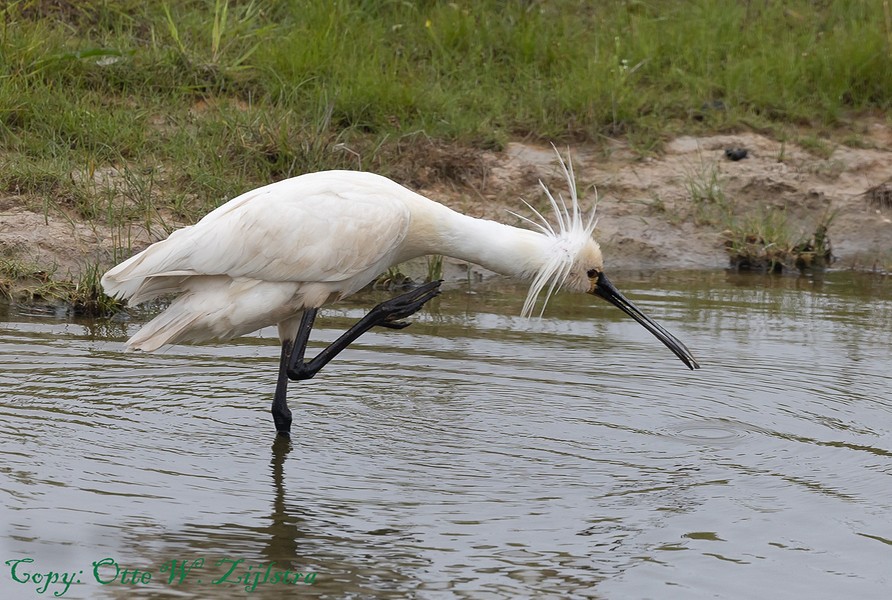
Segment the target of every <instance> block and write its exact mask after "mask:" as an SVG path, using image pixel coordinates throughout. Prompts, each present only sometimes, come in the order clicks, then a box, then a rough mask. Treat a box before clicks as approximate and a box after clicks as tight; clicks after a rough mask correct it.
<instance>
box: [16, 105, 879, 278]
mask: <svg viewBox="0 0 892 600" xmlns="http://www.w3.org/2000/svg"><path fill="white" fill-rule="evenodd" d="M862 139H863V140H864V143H862V144H860V146H862V147H857V148H853V147H849V146H843V145H837V146H835V147H832V148H830V149H829V151H825V152H823V153H822V154H820V155H819V154H816V153H813V152H809V151H806V150H805V149H803V148H801V147H799V146H796V145H795V144H792V143H789V142H786V143H785V142H781V141H777V140H773V139H770V138H769V137H766V136H763V135H759V134H756V133H738V134H732V135H715V136H708V137H698V138H695V137H680V138H677V139H675V140H672V141H671V142H669V143H668V144H667V145H666V146H665V149H664V152H663V153H662V154H661V155H660V156H658V157H648V158H643V159H642V158H641V157H640V156H639V155H637V154H636V153H634V152H632V151H631V150H630V149H629V148H628V147H627V146H626V145H625V144H623V143H621V142H616V143H613V144H609V145H606V146H602V147H598V148H594V147H584V146H583V147H572V148H570V149H569V150H570V152H571V155H572V159H573V165H574V168H575V172H576V178H577V185H578V188H579V195H580V199H581V204H582V205H583V206H592V205H593V203H595V202H596V201H597V211H598V219H599V221H598V228H597V230H596V232H595V233H596V238H597V239H598V240H599V241H600V243H601V245H602V247H603V250H604V255H605V263H606V266H607V268H609V269H610V270H611V271H622V270H625V271H628V270H642V269H645V270H648V269H717V268H726V267H727V266H728V256H727V253H726V252H725V249H724V246H723V243H724V240H723V237H722V230H723V223H722V222H721V220H720V219H716V218H713V217H708V216H704V214H703V213H702V211H703V210H704V209H708V208H709V207H708V206H706V207H704V201H703V199H700V201H699V202H698V200H697V199H696V198H695V197H694V196H695V195H696V193H697V192H696V190H698V189H706V188H710V186H713V187H714V188H715V190H714V191H720V192H721V194H722V196H721V198H722V202H725V203H726V204H727V206H725V207H723V209H726V210H727V211H730V212H733V214H734V215H736V217H738V218H746V217H747V216H748V215H758V214H764V213H765V212H766V211H775V212H779V213H782V214H783V215H784V218H785V219H786V222H787V224H788V225H789V226H790V227H792V228H794V229H797V230H798V232H799V233H801V235H807V234H808V233H809V232H811V231H814V229H815V227H816V225H817V224H818V223H819V222H820V221H821V219H822V218H824V217H826V215H827V214H828V212H830V211H832V212H833V213H834V217H833V220H832V223H831V226H830V228H829V236H830V240H831V243H832V248H833V254H834V255H835V257H836V260H835V262H834V263H833V265H832V267H833V268H838V269H858V270H875V271H880V272H888V270H889V269H890V268H892V202H890V201H889V198H890V197H892V192H889V193H888V194H885V193H884V190H885V189H886V188H885V187H884V186H886V185H888V182H892V151H890V150H889V149H890V148H892V128H890V127H889V126H887V125H886V124H884V123H882V122H877V123H872V124H869V125H866V128H865V133H864V135H863V136H862ZM729 148H743V149H746V150H747V156H746V158H744V159H743V160H737V161H733V160H730V159H729V158H727V157H726V153H725V151H726V149H729ZM564 151H566V149H565V150H564ZM431 160H433V161H437V160H440V161H443V162H444V163H448V165H447V166H448V167H449V168H448V169H446V170H448V171H450V172H452V173H455V174H456V175H454V176H453V177H452V178H448V179H447V178H444V177H442V176H441V174H442V172H443V171H444V169H442V168H439V167H438V168H433V167H432V168H430V169H428V168H426V167H425V168H413V169H411V170H407V171H406V173H405V176H404V177H400V176H397V177H395V178H396V179H398V180H401V182H402V183H404V184H406V185H407V186H408V187H410V188H412V189H415V190H417V191H419V192H420V193H422V194H425V195H426V196H428V197H430V198H433V199H435V200H438V201H440V202H443V203H444V204H447V205H449V206H451V207H453V208H455V209H457V210H460V211H462V212H465V213H467V214H470V215H473V216H478V217H486V218H491V219H496V220H499V221H502V222H506V223H509V224H517V225H520V224H521V222H520V220H519V219H517V218H516V217H514V216H512V215H511V214H510V213H509V211H514V212H518V213H520V214H525V213H526V212H529V211H528V209H526V208H525V207H524V206H523V204H522V202H521V201H520V198H523V199H525V200H526V201H528V202H529V203H530V204H531V205H532V206H533V207H535V208H536V209H538V210H540V211H542V212H543V213H544V214H547V201H546V199H545V197H544V195H543V194H542V192H541V190H540V189H539V181H540V180H541V181H543V182H544V183H545V184H546V185H548V186H549V187H550V188H551V189H552V190H553V191H555V192H558V191H560V192H562V193H564V194H566V193H567V192H566V183H565V182H564V181H563V176H562V174H561V172H560V170H559V168H558V166H557V163H556V161H555V154H554V150H553V149H552V148H551V147H549V146H546V145H534V144H526V143H519V142H514V143H509V144H508V145H507V146H506V148H505V149H504V150H503V151H500V152H475V153H472V154H470V155H469V154H468V153H467V152H463V153H460V154H454V153H453V154H444V153H442V152H441V153H439V154H438V155H435V156H432V158H431ZM35 205H37V206H35ZM39 205H40V202H39V201H35V199H34V198H23V197H17V196H6V197H2V198H0V258H2V259H3V260H5V261H7V262H8V263H9V262H17V263H20V264H28V265H31V269H30V273H31V274H32V276H33V273H34V272H35V271H36V272H43V273H45V274H46V275H45V276H46V277H47V278H52V279H54V280H63V281H64V280H72V281H76V280H77V279H78V277H80V276H81V275H82V274H83V272H84V269H86V268H89V266H90V265H96V264H99V265H101V266H110V265H112V264H113V263H114V262H115V261H116V260H120V259H123V258H126V254H128V253H133V252H136V251H138V250H140V249H141V248H143V247H145V246H146V245H148V244H149V243H151V242H152V241H155V240H158V239H162V238H163V237H165V236H166V235H167V233H168V232H167V231H166V230H165V228H162V227H161V226H152V225H149V228H148V230H147V228H146V227H145V226H143V225H141V224H138V223H133V224H131V225H129V226H128V227H127V228H126V231H123V232H122V231H121V230H120V229H119V230H117V231H113V230H111V228H109V227H106V226H104V225H101V224H97V223H95V222H94V223H90V222H86V221H83V220H80V219H78V218H77V217H75V216H73V215H71V214H55V213H53V212H51V211H43V212H41V210H40V208H39ZM165 225H166V228H167V229H170V227H171V225H175V224H172V223H166V224H165ZM121 247H125V248H127V249H126V250H121ZM116 248H117V250H116ZM418 268H419V267H418V266H416V267H415V268H414V270H415V271H417V270H418ZM408 271H410V272H411V271H413V268H411V267H410V268H408ZM410 274H411V273H410ZM445 275H446V276H447V277H448V278H454V279H464V278H467V277H468V274H467V269H466V267H465V266H464V265H460V264H453V263H447V267H446V270H445ZM484 276H485V272H483V271H482V270H477V269H474V277H475V278H479V277H484ZM7 277H8V276H7ZM16 283H17V282H15V281H12V282H10V281H8V282H7V287H8V288H13V287H15V285H16ZM23 285H24V284H23ZM7 293H8V294H10V293H12V292H10V291H9V290H8V291H7Z"/></svg>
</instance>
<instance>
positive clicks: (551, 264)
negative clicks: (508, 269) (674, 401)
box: [517, 150, 700, 369]
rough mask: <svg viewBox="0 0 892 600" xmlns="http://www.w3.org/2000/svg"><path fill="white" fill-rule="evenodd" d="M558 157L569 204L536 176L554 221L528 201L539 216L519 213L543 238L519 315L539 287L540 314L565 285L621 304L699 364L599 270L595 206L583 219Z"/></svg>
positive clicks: (567, 166) (529, 307)
mask: <svg viewBox="0 0 892 600" xmlns="http://www.w3.org/2000/svg"><path fill="white" fill-rule="evenodd" d="M555 151H556V150H555ZM558 161H559V162H560V165H561V168H562V169H563V171H564V175H565V177H566V179H567V185H568V187H569V191H570V203H569V205H568V204H567V202H566V201H565V200H564V198H563V196H561V195H560V194H558V197H557V199H555V197H554V196H553V195H552V194H551V192H550V191H549V190H548V188H547V187H546V186H545V185H544V184H542V182H540V185H541V186H542V189H543V190H544V191H545V195H546V196H547V197H548V199H549V201H550V203H551V207H552V210H553V211H554V214H555V220H556V221H557V227H553V226H552V225H551V224H550V223H549V222H548V220H547V219H545V218H544V217H543V216H542V215H541V213H539V212H538V211H536V210H535V209H534V208H533V207H532V206H530V205H529V204H527V207H528V208H530V209H531V210H532V211H533V213H534V214H535V216H536V217H537V218H538V222H537V221H533V220H532V219H527V218H526V217H520V218H521V219H523V220H525V221H527V222H528V223H529V224H532V225H533V226H535V227H536V228H537V229H538V230H539V232H540V233H542V234H543V235H544V236H545V237H546V238H547V244H546V249H545V255H544V259H543V261H542V264H541V266H540V267H539V268H538V269H537V271H536V273H535V274H534V275H533V282H532V284H531V285H530V289H529V292H528V293H527V298H526V302H524V306H523V315H524V316H527V317H529V316H531V315H532V314H533V311H534V309H535V306H536V301H537V299H538V298H539V296H540V295H541V293H542V291H543V290H545V297H544V299H543V302H542V307H541V309H540V310H539V316H541V315H542V314H543V313H544V311H545V305H546V304H547V303H548V299H549V298H550V297H551V295H552V294H553V293H554V292H555V291H557V290H558V289H561V288H566V289H568V290H571V291H577V292H586V293H589V294H592V295H595V296H598V297H599V298H602V299H603V300H606V301H607V302H609V303H610V304H612V305H614V306H616V307H617V308H619V309H620V310H622V311H623V312H624V313H626V314H627V315H629V316H630V317H632V318H633V319H634V320H635V321H637V322H638V323H640V324H641V325H642V326H643V327H644V328H645V329H647V330H648V331H650V332H651V333H652V334H653V335H654V336H655V337H656V338H657V339H658V340H660V341H661V342H662V343H663V344H664V345H665V346H666V347H667V348H669V349H670V350H671V351H672V352H673V353H674V354H675V356H677V357H678V358H679V359H680V360H681V361H682V362H683V363H684V364H685V365H687V366H688V368H690V369H699V368H700V365H699V364H697V361H696V360H695V359H694V357H693V355H692V354H691V352H690V350H688V349H687V347H686V346H685V345H684V344H683V343H681V341H679V340H678V338H676V337H675V336H674V335H672V334H671V333H669V332H668V331H666V329H664V328H663V327H662V326H661V325H660V324H659V323H657V322H656V321H654V320H653V319H651V318H650V317H648V316H647V315H645V314H644V313H643V312H641V310H640V309H639V308H638V307H637V306H635V305H634V304H633V303H632V301H631V300H629V299H628V298H626V297H625V296H623V295H622V294H621V293H620V292H619V290H617V289H616V288H615V287H614V286H613V284H612V283H611V282H610V280H609V279H607V277H606V276H605V275H604V259H603V257H602V255H601V247H600V246H599V245H598V242H596V241H595V240H594V239H593V238H592V234H593V233H594V230H595V226H596V225H597V221H596V220H595V211H594V209H593V210H592V212H591V214H590V215H589V217H588V218H587V219H584V218H583V215H582V212H581V210H580V208H579V200H578V197H577V194H576V180H575V177H574V175H573V166H572V164H571V163H570V162H569V160H568V161H567V162H564V160H563V159H562V158H561V156H560V154H559V153H558ZM517 216H520V215H517Z"/></svg>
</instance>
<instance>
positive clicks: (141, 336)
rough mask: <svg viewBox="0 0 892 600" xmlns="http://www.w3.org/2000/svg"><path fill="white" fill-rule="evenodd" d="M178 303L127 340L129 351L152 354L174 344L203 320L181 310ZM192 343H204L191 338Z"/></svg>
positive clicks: (196, 315) (198, 315) (199, 315)
mask: <svg viewBox="0 0 892 600" xmlns="http://www.w3.org/2000/svg"><path fill="white" fill-rule="evenodd" d="M176 304H177V303H176V302H174V304H172V305H171V306H170V307H169V308H168V309H167V310H165V311H164V312H162V313H161V314H160V315H158V316H157V317H155V318H154V319H152V320H151V321H149V322H148V323H146V324H145V325H143V327H142V328H141V329H140V330H139V331H137V332H136V333H135V334H134V335H133V337H131V338H130V339H129V340H127V345H126V348H127V350H143V351H145V352H152V351H153V350H157V349H158V348H160V347H161V346H164V345H165V344H174V343H176V342H178V341H180V339H181V338H182V337H183V336H184V335H185V334H186V332H188V331H189V330H190V329H191V328H192V327H193V325H195V323H196V322H198V321H199V319H200V318H201V314H198V313H195V312H192V311H187V310H179V307H177V306H176ZM190 338H191V339H192V341H204V340H199V339H196V338H195V336H194V335H193V336H190Z"/></svg>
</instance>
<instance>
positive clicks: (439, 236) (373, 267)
mask: <svg viewBox="0 0 892 600" xmlns="http://www.w3.org/2000/svg"><path fill="white" fill-rule="evenodd" d="M560 163H561V166H562V167H563V170H564V174H565V176H566V178H567V183H568V186H569V192H570V203H569V207H568V206H567V203H566V201H565V200H564V198H563V197H562V196H560V195H559V196H558V198H557V199H555V198H554V196H552V194H551V193H550V192H549V191H548V189H547V188H546V187H545V186H544V185H542V188H543V189H544V190H545V193H546V195H547V197H548V198H549V200H550V203H551V207H552V209H553V211H554V213H555V220H556V225H555V226H552V225H551V224H549V223H548V221H547V220H546V219H544V218H543V217H542V215H541V214H539V213H538V212H536V211H535V209H532V207H530V206H529V205H528V204H527V206H528V207H529V208H530V209H532V210H533V212H534V214H535V218H537V219H538V220H539V221H540V222H535V221H533V220H531V219H526V218H524V217H521V219H524V220H525V221H526V222H527V224H529V225H531V226H532V227H534V228H535V230H532V229H524V228H518V227H512V226H509V225H504V224H501V223H497V222H495V221H490V220H486V219H477V218H473V217H469V216H466V215H463V214H461V213H458V212H456V211H454V210H452V209H450V208H447V207H446V206H444V205H442V204H440V203H438V202H435V201H433V200H430V199H428V198H425V197H424V196H421V195H420V194H417V193H415V192H412V191H410V190H408V189H406V188H405V187H403V186H401V185H399V184H397V183H395V182H393V181H391V180H390V179H387V178H385V177H382V176H380V175H374V174H372V173H365V172H357V171H324V172H319V173H310V174H306V175H301V176H299V177H294V178H292V179H287V180H284V181H280V182H277V183H273V184H270V185H266V186H264V187H261V188H258V189H255V190H252V191H250V192H247V193H245V194H242V195H241V196H238V197H237V198H234V199H232V200H230V201H229V202H227V203H225V204H223V205H222V206H220V207H219V208H217V209H216V210H214V211H212V212H210V213H209V214H208V215H206V216H205V217H204V218H203V219H201V220H200V221H198V222H197V223H196V224H195V225H192V226H190V227H184V228H182V229H180V230H178V231H175V232H173V233H172V234H171V235H170V237H168V238H167V239H166V240H163V241H160V242H157V243H155V244H153V245H151V246H149V247H148V248H146V249H145V250H143V251H142V252H140V253H139V254H137V255H135V256H133V257H131V258H130V259H128V260H126V261H124V262H122V263H121V264H119V265H118V266H116V267H114V268H112V269H111V270H109V271H108V272H107V273H105V275H104V276H103V277H102V286H103V288H104V289H105V291H106V293H107V294H109V295H110V296H113V297H116V298H122V299H127V300H128V301H129V302H130V304H134V305H135V304H139V303H141V302H144V301H146V300H150V299H152V298H156V297H158V296H162V295H167V294H173V295H176V296H177V297H176V298H175V299H174V300H173V302H172V303H171V304H170V306H169V307H168V308H167V309H166V310H165V311H164V312H162V313H161V314H159V315H158V316H157V317H155V318H154V319H153V320H151V321H150V322H149V323H147V324H146V325H145V326H144V327H143V328H142V329H140V330H139V331H137V332H136V334H135V335H133V337H131V338H130V339H129V340H128V341H127V348H128V349H135V350H144V351H153V350H156V349H158V348H159V347H161V346H163V345H165V344H175V343H180V342H203V341H208V340H227V339H231V338H234V337H237V336H240V335H245V334H247V333H251V332H252V331H256V330H257V329H260V328H261V327H266V326H269V325H277V326H278V333H279V340H280V341H281V345H282V354H281V359H280V364H279V377H278V383H277V386H276V393H275V396H274V399H273V405H272V414H273V420H274V422H275V425H276V429H277V431H278V432H279V433H280V434H282V435H286V436H287V435H288V434H289V431H290V427H291V411H290V410H289V409H288V406H287V401H286V391H287V386H288V381H289V379H291V380H301V379H309V378H311V377H313V376H314V375H315V374H316V373H317V372H318V371H319V370H320V369H321V368H322V367H323V366H325V365H326V364H327V363H328V362H329V361H330V360H331V359H332V358H333V357H334V356H335V355H337V354H338V353H339V352H340V351H342V350H343V349H344V348H346V347H347V346H348V345H349V344H350V343H351V342H352V341H353V340H355V339H356V338H358V337H359V336H360V335H362V334H363V333H365V332H366V331H368V330H369V329H371V328H372V327H375V326H385V327H391V328H396V329H398V328H402V327H405V326H406V325H408V323H406V322H403V321H400V319H403V318H405V317H408V316H409V315H411V314H413V313H415V312H417V311H418V310H419V309H420V308H421V307H422V306H423V305H424V303H425V302H427V301H428V300H430V299H431V298H433V297H435V296H436V295H437V294H439V285H440V282H439V281H435V282H431V283H429V284H426V285H423V286H420V287H418V288H416V289H413V290H411V291H409V292H407V293H405V294H402V295H400V296H397V297H396V298H393V299H391V300H387V301H385V302H382V303H381V304H379V305H378V306H376V307H375V308H373V309H372V310H371V311H370V312H369V313H368V314H367V315H366V316H365V317H363V319H361V320H360V321H358V322H357V323H356V324H355V325H354V326H353V327H351V328H350V329H348V330H347V331H346V332H345V333H344V334H343V335H342V336H341V337H339V338H338V339H337V340H336V341H334V342H333V343H332V344H331V345H329V346H328V347H327V348H325V349H324V350H322V351H321V352H320V353H319V355H318V356H316V357H315V358H313V359H312V360H308V361H307V360H304V352H305V351H306V346H307V343H308V342H309V337H310V331H311V329H312V327H313V322H314V319H315V317H316V313H317V310H318V309H319V308H320V307H322V306H324V305H326V304H329V303H332V302H336V301H338V300H340V299H342V298H344V297H346V296H349V295H350V294H353V293H355V292H357V291H359V290H360V289H362V288H363V287H365V286H366V285H368V284H369V283H370V282H372V281H373V280H374V279H375V278H376V277H377V276H378V275H379V274H381V273H382V272H384V271H386V270H387V269H388V268H389V267H391V266H392V265H395V264H399V263H401V262H405V261H407V260H409V259H412V258H415V257H419V256H424V255H428V254H441V255H445V256H450V257H453V258H456V259H460V260H465V261H468V262H471V263H475V264H478V265H481V266H483V267H486V268H488V269H490V270H492V271H495V272H496V273H501V274H504V275H510V276H515V277H518V278H520V279H525V280H530V281H531V285H530V289H529V292H528V293H527V297H526V302H525V303H524V307H523V311H522V314H523V315H524V316H530V315H532V314H533V312H534V308H535V305H536V302H537V298H538V297H539V296H540V295H541V293H542V291H543V290H545V298H544V300H543V302H542V308H541V310H540V315H541V311H543V310H544V308H545V303H547V301H548V298H549V297H550V296H551V294H553V293H554V292H555V291H556V290H557V289H559V288H566V289H568V290H572V291H577V292H587V293H590V294H594V295H596V296H599V297H601V298H603V299H605V300H607V301H608V302H610V303H611V304H613V305H615V306H617V307H618V308H620V309H621V310H622V311H624V312H625V313H626V314H628V315H629V316H631V317H632V318H633V319H635V320H636V321H638V322H639V323H640V324H642V325H643V326H644V327H646V328H647V329H648V331H650V332H651V333H652V334H653V335H654V336H656V337H657V338H658V339H659V340H660V341H661V342H662V343H663V344H665V345H666V346H667V347H668V348H669V349H670V350H672V352H673V353H675V355H676V356H677V357H678V358H679V359H681V360H682V362H684V364H686V365H687V366H688V367H689V368H691V369H696V368H699V365H698V364H697V362H696V360H694V357H693V356H692V355H691V353H690V351H689V350H688V349H687V348H686V347H685V346H684V344H682V343H681V342H680V341H679V340H678V339H677V338H675V336H673V335H672V334H670V333H669V332H668V331H666V330H665V329H663V328H662V327H661V326H660V325H658V324H657V323H656V322H654V321H652V320H651V319H650V318H649V317H647V316H645V315H644V314H643V313H642V312H641V311H640V310H639V309H638V308H637V307H636V306H635V305H634V304H632V302H630V301H629V300H628V299H626V298H625V297H624V296H623V295H622V294H620V293H619V291H617V290H616V288H615V287H613V285H612V284H611V283H610V281H609V280H608V279H607V278H606V277H605V275H604V273H603V259H602V256H601V250H600V247H599V246H598V243H597V242H596V241H595V240H594V239H592V233H593V231H594V228H595V220H594V211H592V214H591V215H590V216H589V217H588V218H587V219H586V218H584V217H583V215H582V212H581V210H580V208H579V202H578V198H577V194H576V186H575V181H574V177H573V171H572V166H571V167H569V168H568V167H567V166H566V164H565V163H564V161H563V160H560Z"/></svg>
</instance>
